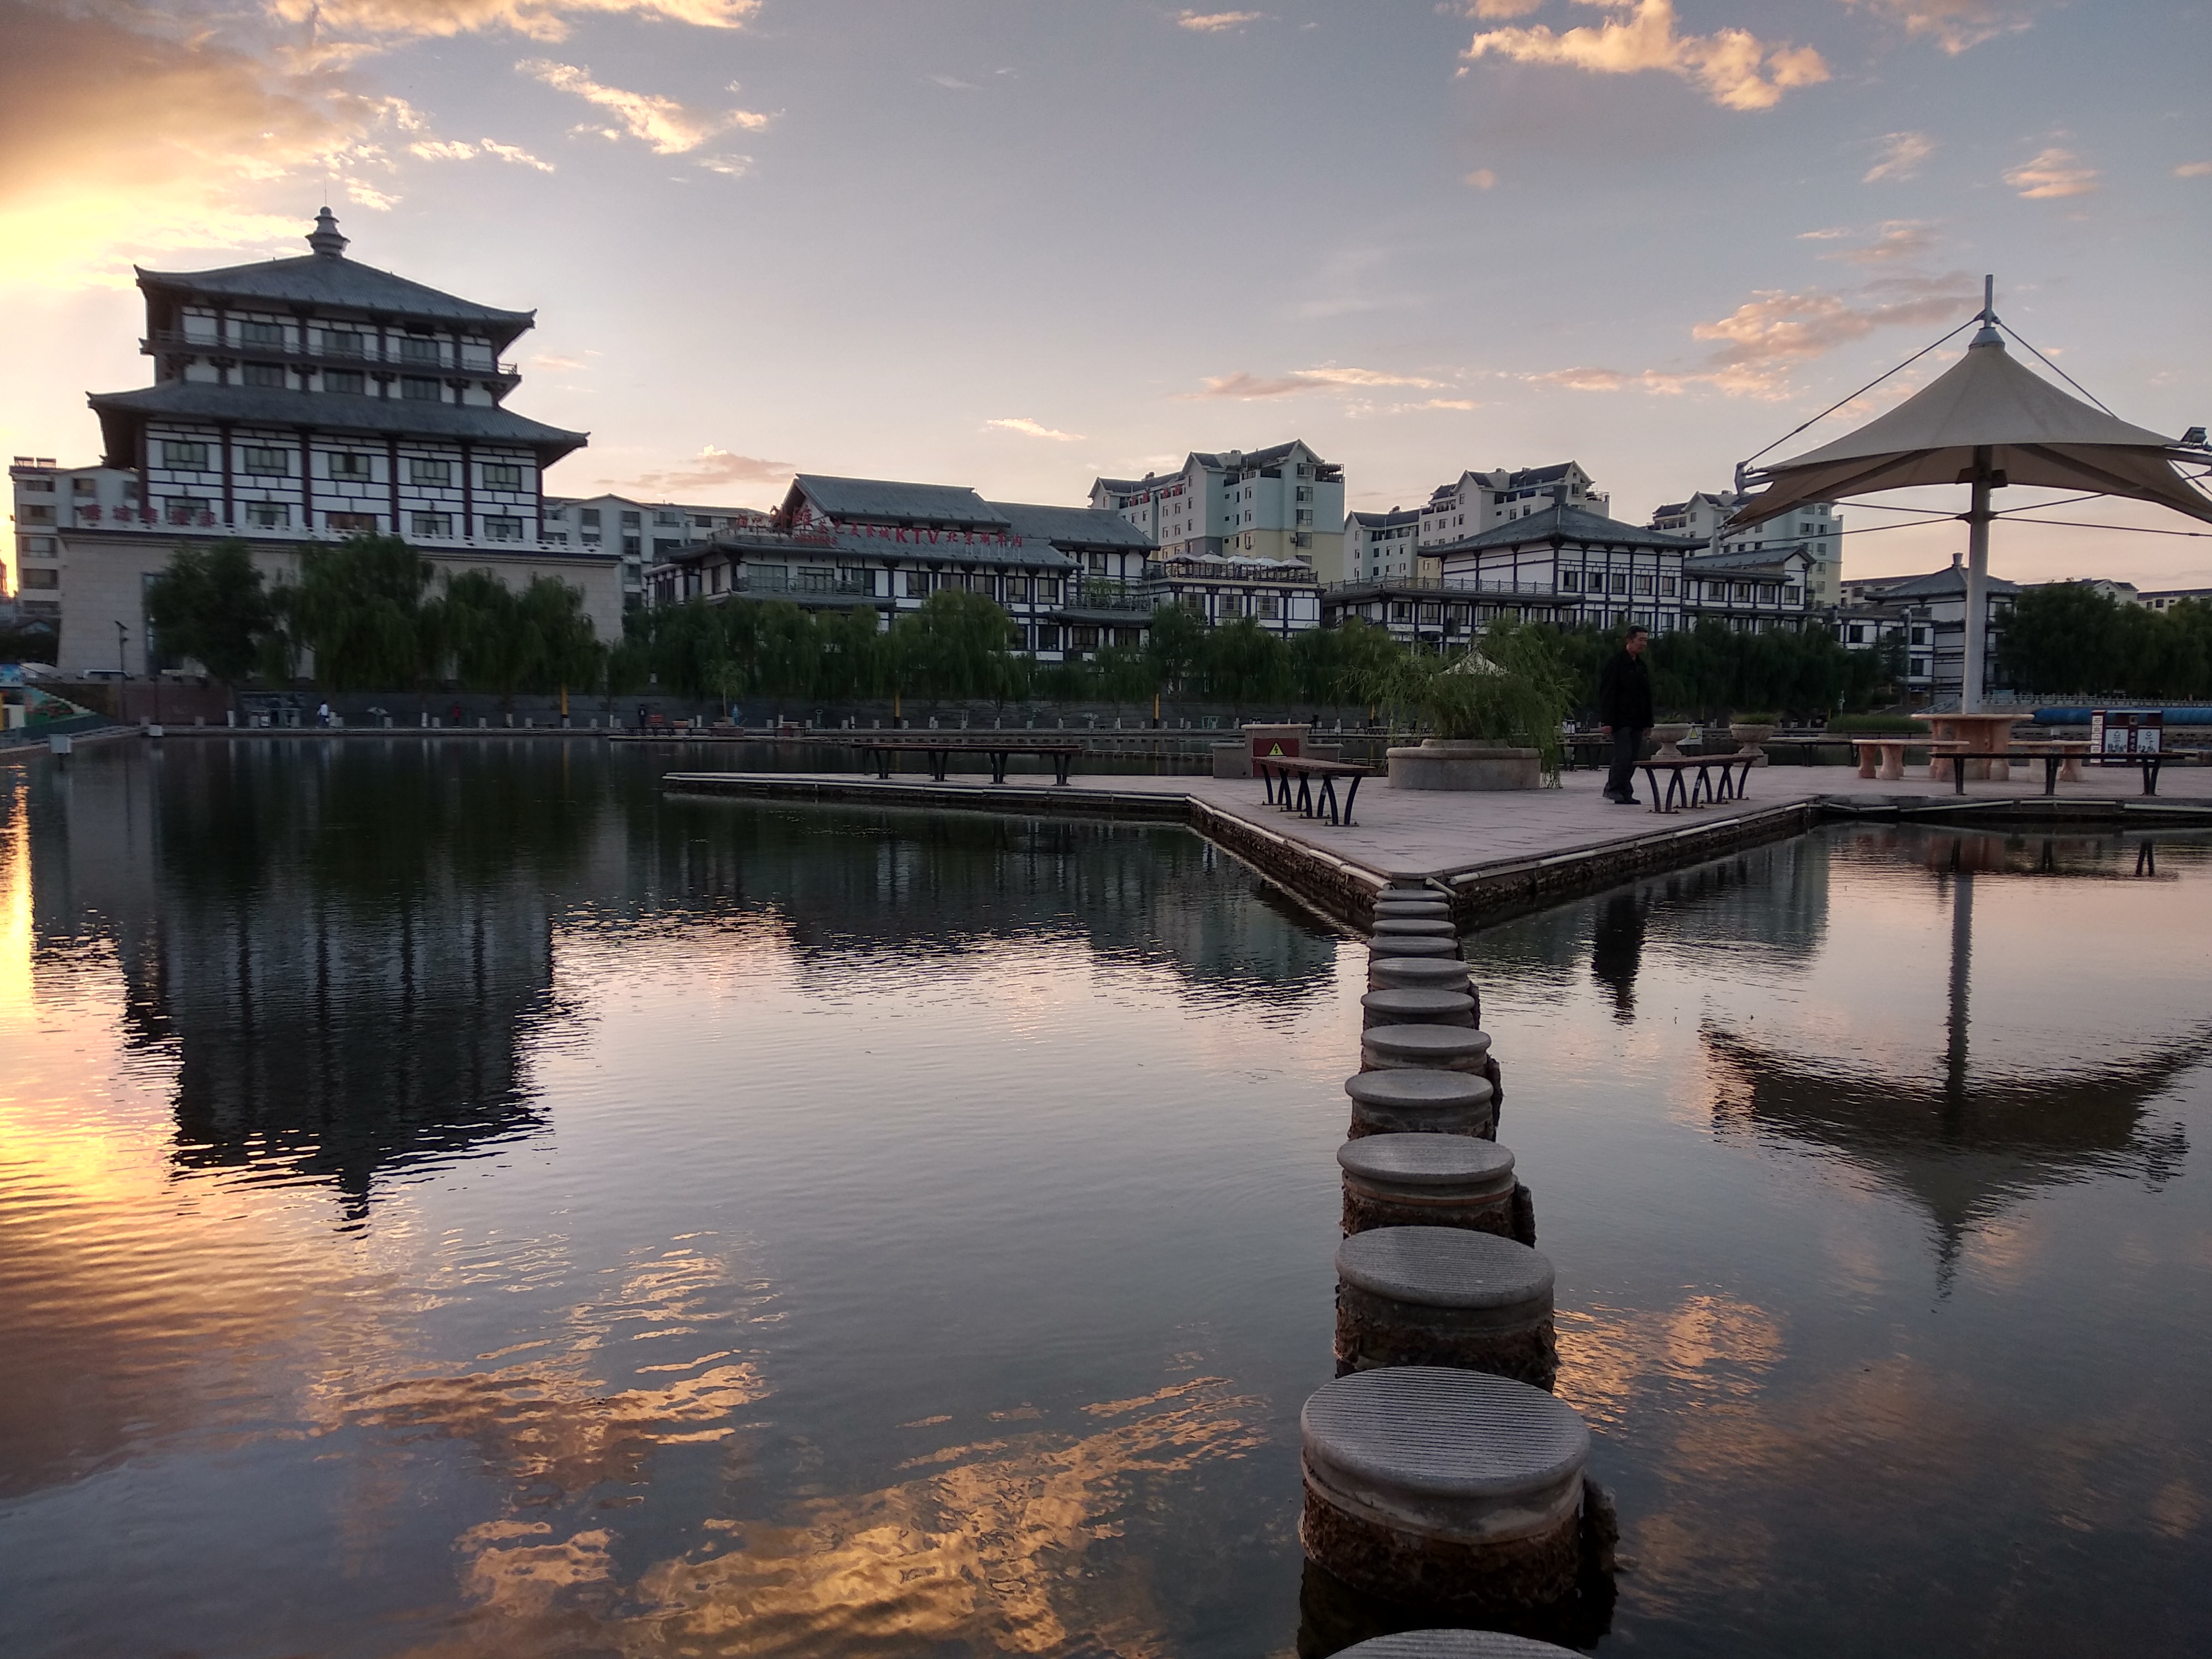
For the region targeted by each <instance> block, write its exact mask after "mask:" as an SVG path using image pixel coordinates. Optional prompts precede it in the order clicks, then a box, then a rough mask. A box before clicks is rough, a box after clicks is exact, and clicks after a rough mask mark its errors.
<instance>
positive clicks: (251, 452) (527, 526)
mask: <svg viewBox="0 0 2212 1659" xmlns="http://www.w3.org/2000/svg"><path fill="white" fill-rule="evenodd" d="M307 245H308V246H309V248H310V249H312V250H313V251H312V252H309V253H308V254H307V255H306V256H305V257H303V258H296V259H275V260H270V261H267V262H265V263H263V264H246V265H231V266H227V267H225V268H223V269H222V270H200V271H156V270H140V271H139V272H138V287H139V289H140V290H141V291H142V292H143V294H144V295H145V296H146V332H145V337H144V338H143V341H142V342H141V349H142V350H143V351H144V352H145V354H146V355H147V356H149V357H151V358H152V359H153V360H154V364H155V379H154V384H153V385H152V386H146V387H144V388H143V389H141V390H138V391H135V392H100V393H94V395H93V396H92V397H91V398H90V400H89V401H90V403H91V405H92V408H93V409H94V411H95V412H96V413H97V414H98V415H99V416H100V431H101V436H102V440H103V445H104V447H105V450H106V454H105V458H104V459H103V462H102V464H101V465H100V466H98V467H88V468H82V469H55V468H52V463H46V469H51V472H50V477H51V478H52V484H51V486H50V487H49V488H48V489H47V490H46V491H45V492H44V493H43V494H40V495H26V494H25V487H26V484H27V483H37V482H39V481H37V480H31V479H27V478H26V477H25V468H24V466H23V465H22V464H21V462H20V461H19V463H18V465H16V467H15V468H14V469H12V471H13V472H14V475H15V485H16V495H17V498H18V501H19V505H20V504H22V503H26V502H30V501H38V502H40V503H41V504H44V503H46V502H48V501H50V502H51V507H52V511H51V513H44V514H37V515H34V516H36V517H38V518H40V519H41V520H43V524H42V525H40V526H38V528H40V529H41V530H43V531H44V533H45V535H46V538H49V539H48V541H47V544H46V546H44V547H43V548H38V549H34V548H31V547H25V548H23V549H21V554H22V556H23V560H24V568H26V570H27V569H28V568H30V563H31V561H32V560H33V559H34V558H35V557H37V556H39V554H40V552H44V553H46V555H47V556H50V557H51V558H52V560H53V561H54V562H55V563H56V564H57V565H58V567H59V568H58V571H57V572H56V578H57V580H56V581H55V584H54V586H55V590H56V591H55V592H54V595H53V597H54V599H55V600H56V601H57V607H56V608H57V609H58V611H59V617H60V621H61V625H62V630H61V631H62V639H61V659H62V666H63V667H64V669H83V668H88V667H106V668H113V667H115V666H116V665H118V647H117V635H118V629H117V624H118V623H121V624H123V629H124V632H125V636H126V638H131V637H135V638H137V639H138V640H140V641H144V639H145V627H144V618H143V603H142V600H141V597H140V595H141V592H142V589H143V584H144V580H145V578H146V576H147V575H149V574H151V573H152V572H154V571H156V570H158V569H160V568H161V567H162V566H163V565H164V564H166V563H167V561H168V558H169V556H170V554H171V552H172V550H173V549H174V547H175V546H176V545H177V544H178V543H179V542H180V541H183V540H186V539H209V540H212V539H216V538H227V537H237V538H241V539H244V540H245V541H246V542H247V543H248V544H252V545H253V546H254V547H255V548H256V550H257V551H259V550H266V558H265V560H264V562H265V564H266V565H267V567H268V568H269V572H270V574H271V575H272V576H273V575H277V574H285V573H286V572H287V570H288V568H289V564H290V562H291V560H292V556H293V555H294V551H295V549H296V548H297V547H298V546H299V545H300V544H301V543H303V542H306V543H312V542H320V541H337V540H340V539H343V538H345V537H347V536H349V535H355V534H360V533H364V532H367V533H380V534H385V535H398V536H401V537H404V538H405V539H406V540H408V541H409V542H410V543H412V544H415V545H416V546H417V547H419V548H421V549H422V552H423V554H424V555H425V556H427V557H428V559H429V560H430V562H432V564H433V565H434V566H435V567H437V568H439V569H441V571H443V572H448V573H457V572H459V571H460V570H463V569H488V570H490V571H492V572H493V573H494V574H497V575H499V576H500V577H501V579H502V580H506V581H507V582H508V583H509V584H510V585H512V586H523V585H525V584H526V583H527V582H528V581H529V580H531V579H532V577H533V576H538V575H550V576H556V577H557V578H559V579H560V580H563V581H566V582H568V583H569V584H570V585H571V586H575V587H578V588H580V589H581V590H582V592H583V593H584V595H585V600H586V606H587V608H588V609H589V610H590V611H591V613H592V617H593V620H594V622H595V623H596V624H597V626H598V628H599V634H600V636H601V637H602V638H614V637H617V636H618V635H619V634H620V632H621V623H622V588H621V570H620V565H621V561H620V558H619V556H617V555H616V554H613V553H608V552H604V551H601V550H599V549H597V548H586V547H575V546H570V545H568V544H567V543H566V539H565V538H563V539H562V541H560V542H549V541H548V540H546V539H545V538H544V528H543V526H544V501H545V492H544V475H545V469H546V468H548V467H550V466H551V465H553V464H554V463H555V462H556V461H557V460H559V459H561V458H562V456H564V455H566V454H568V453H570V452H571V451H573V450H575V449H579V448H581V447H583V445H584V444H585V442H586V437H585V435H584V434H582V433H580V432H568V431H564V430H562V428H558V427H552V426H547V425H545V424H544V422H539V421H533V420H532V419H530V418H529V417H528V416H524V415H518V414H516V413H515V412H514V411H513V410H510V409H508V408H507V406H506V400H507V396H508V394H509V393H511V392H513V390H514V388H515V386H516V385H517V384H518V382H519V381H520V375H519V374H517V373H516V371H515V368H514V365H513V363H512V362H507V361H506V360H505V359H504V357H503V356H502V354H503V353H504V352H506V351H507V349H509V348H510V347H512V345H513V343H514V341H515V340H516V339H517V338H519V337H520V336H521V335H522V334H523V333H524V332H525V331H526V330H528V329H530V328H531V327H532V326H533V325H534V324H535V322H536V313H532V312H528V311H507V310H502V309H500V308H498V307H493V306H486V305H479V304H477V302H476V301H472V300H463V299H459V298H457V297H456V296H455V295H451V294H446V293H443V292H441V291H440V290H439V289H434V288H428V287H425V286H424V285H423V284H422V283H416V282H410V281H409V280H408V279H407V278H406V277H404V276H394V275H393V274H392V273H391V272H390V271H386V270H377V269H376V268H375V267H374V266H372V265H365V264H360V263H359V262H357V261H356V260H352V259H349V258H346V257H345V250H346V246H347V240H346V238H345V237H344V236H343V235H341V234H339V232H338V227H337V221H336V220H335V219H334V218H333V217H332V216H331V210H329V209H328V208H325V209H324V210H322V212H321V213H320V214H319V216H317V218H316V221H315V228H314V230H313V234H310V235H309V236H308V237H307ZM18 523H19V527H20V528H22V529H24V530H30V529H31V528H33V526H28V525H25V524H24V523H23V519H22V514H21V513H20V512H19V514H18ZM45 526H52V528H51V529H50V530H47V529H45ZM133 656H138V657H139V658H140V659H138V660H133V659H132V658H133ZM123 665H124V666H126V667H127V668H129V669H130V671H132V672H134V673H139V672H148V671H151V670H152V669H153V668H154V667H155V663H154V662H152V661H150V660H145V659H143V653H129V652H128V651H127V650H126V653H125V657H124V661H123Z"/></svg>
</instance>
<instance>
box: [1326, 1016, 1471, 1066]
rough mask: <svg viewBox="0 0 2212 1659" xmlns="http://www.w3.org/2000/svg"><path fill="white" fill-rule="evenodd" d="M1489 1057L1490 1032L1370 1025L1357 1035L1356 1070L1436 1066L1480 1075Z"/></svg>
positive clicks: (1441, 1026) (1451, 1027)
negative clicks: (1357, 1057)
mask: <svg viewBox="0 0 2212 1659" xmlns="http://www.w3.org/2000/svg"><path fill="white" fill-rule="evenodd" d="M1489 1058H1490V1034H1489V1033H1488V1032H1486V1031H1466V1030H1460V1029H1458V1028H1457V1027H1455V1026H1451V1025H1370V1027H1368V1028H1367V1029H1366V1030H1364V1031H1362V1032H1361V1033H1360V1034H1359V1069H1360V1070H1361V1071H1363V1072H1374V1071H1380V1070H1382V1069H1383V1067H1385V1066H1435V1067H1437V1068H1439V1069H1441V1070H1443V1071H1447V1072H1474V1073H1478V1074H1480V1073H1481V1072H1482V1071H1483V1069H1484V1066H1485V1062H1486V1061H1487V1060H1489Z"/></svg>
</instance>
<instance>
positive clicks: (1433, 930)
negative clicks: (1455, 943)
mask: <svg viewBox="0 0 2212 1659" xmlns="http://www.w3.org/2000/svg"><path fill="white" fill-rule="evenodd" d="M1370 932H1371V933H1373V935H1374V937H1375V939H1376V943H1378V944H1379V943H1381V942H1382V941H1383V939H1386V938H1388V939H1457V938H1458V937H1459V929H1458V928H1457V927H1454V926H1453V925H1452V924H1451V923H1450V922H1449V921H1431V919H1430V918H1429V917H1427V916H1380V917H1377V918H1376V922H1375V926H1374V927H1373V928H1371V929H1370Z"/></svg>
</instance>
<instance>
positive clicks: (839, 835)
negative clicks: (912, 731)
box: [633, 799, 1336, 1001]
mask: <svg viewBox="0 0 2212 1659" xmlns="http://www.w3.org/2000/svg"><path fill="white" fill-rule="evenodd" d="M633 853H634V855H635V848H634V849H633ZM655 853H656V855H657V859H658V861H659V866H658V868H657V869H655V870H654V871H653V873H652V875H651V876H650V877H649V878H647V885H649V886H650V887H651V889H652V890H654V891H656V892H659V893H662V894H672V893H675V892H679V891H680V892H683V893H685V894H687V895H688V896H690V899H691V900H693V901H694V902H696V901H701V900H720V901H722V902H727V903H735V904H738V905H741V906H743V907H744V908H760V907H763V906H765V907H770V908H774V909H775V910H777V911H780V912H781V913H782V915H784V916H785V917H786V918H787V921H788V923H789V926H790V928H791V936H792V941H793V948H794V951H795V952H796V955H797V958H798V961H799V966H800V968H801V969H802V970H804V969H805V966H806V964H807V963H808V962H809V960H810V958H811V957H814V956H816V955H817V954H819V953H822V952H824V951H835V952H836V953H839V954H844V953H848V952H850V951H854V949H856V948H857V949H863V950H871V951H886V950H887V951H897V952H900V953H902V954H904V955H907V956H909V957H912V956H924V957H946V958H957V957H963V956H967V955H969V954H973V953H977V952H981V951H988V950H994V949H998V948H1002V947H1003V946H1004V945H1006V944H1007V943H1008V942H1009V941H1014V940H1018V939H1023V938H1025V937H1026V938H1034V939H1049V938H1055V937H1056V938H1060V939H1070V940H1077V941H1080V942H1082V943H1084V944H1085V945H1088V946H1089V948H1090V949H1091V950H1092V951H1095V952H1097V954H1098V955H1099V956H1100V957H1103V958H1105V959H1107V960H1109V961H1111V960H1115V959H1117V958H1118V959H1122V960H1127V961H1131V962H1137V963H1146V964H1152V963H1157V964H1158V965H1161V966H1164V967H1166V968H1167V969H1170V971H1172V972H1174V973H1175V974H1176V975H1179V976H1180V977H1182V979H1184V980H1185V981H1188V982H1190V983H1191V984H1192V985H1194V987H1219V988H1221V989H1223V990H1233V991H1235V992H1237V993H1238V994H1242V995H1244V996H1249V997H1257V998H1260V999H1261V1000H1293V1001H1295V1000H1304V998H1307V997H1309V996H1312V995H1316V994H1320V993H1321V991H1322V988H1323V987H1325V986H1327V985H1328V984H1329V983H1331V982H1332V975H1333V974H1334V963H1335V957H1336V941H1335V939H1334V937H1333V936H1331V935H1330V934H1328V933H1327V932H1326V931H1324V930H1323V929H1322V927H1320V925H1319V924H1318V923H1316V922H1315V921H1311V920H1310V918H1307V917H1305V916H1304V915H1302V914H1300V913H1298V912H1297V911H1296V910H1295V909H1294V908H1292V907H1291V906H1289V905H1287V904H1285V903H1279V902H1275V901H1274V900H1273V895H1272V890H1270V889H1268V888H1267V887H1266V886H1265V884H1263V883H1261V881H1260V879H1259V878H1257V877H1255V876H1254V875H1253V874H1252V873H1251V872H1249V870H1247V869H1246V868H1245V867H1244V866H1243V865H1241V864H1239V863H1237V861H1236V860H1233V859H1231V858H1230V857H1229V856H1228V855H1227V854H1224V853H1221V852H1220V851H1219V850H1218V849H1217V848H1212V847H1211V846H1209V845H1208V844H1207V843H1206V842H1203V841H1201V840H1200V838H1199V837H1197V836H1194V835H1192V834H1190V833H1189V832H1188V831H1187V830H1184V829H1179V828H1168V827H1164V826H1156V825H1115V824H1108V823H1087V822H1084V821H1081V820H1070V819H1058V818H1032V819H1012V818H1005V817H994V816H990V815H987V814H983V813H973V814H970V813H961V812H941V813H933V812H922V811H902V810H896V809H893V810H881V811H860V810H844V809H831V808H821V807H804V808H798V809H793V808H790V807H786V806H774V805H761V804H755V803H750V802H734V801H728V800H708V799H691V800H684V801H681V802H678V801H674V800H671V802H670V803H669V810H668V811H665V812H664V813H663V815H662V817H661V818H660V820H659V836H658V839H657V842H656V843H655ZM1255 893H1256V894H1258V895H1259V896H1261V899H1262V903H1261V904H1258V905H1255V904H1254V903H1253V902H1252V900H1253V897H1254V896H1255Z"/></svg>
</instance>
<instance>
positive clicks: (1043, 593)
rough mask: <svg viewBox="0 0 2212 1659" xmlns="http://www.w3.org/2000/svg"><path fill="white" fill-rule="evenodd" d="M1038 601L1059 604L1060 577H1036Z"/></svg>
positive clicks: (1039, 602)
mask: <svg viewBox="0 0 2212 1659" xmlns="http://www.w3.org/2000/svg"><path fill="white" fill-rule="evenodd" d="M1036 602H1037V603H1038V604H1039V605H1058V604H1059V603H1060V578H1059V577H1057V576H1039V577H1038V578H1037V579H1036Z"/></svg>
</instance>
